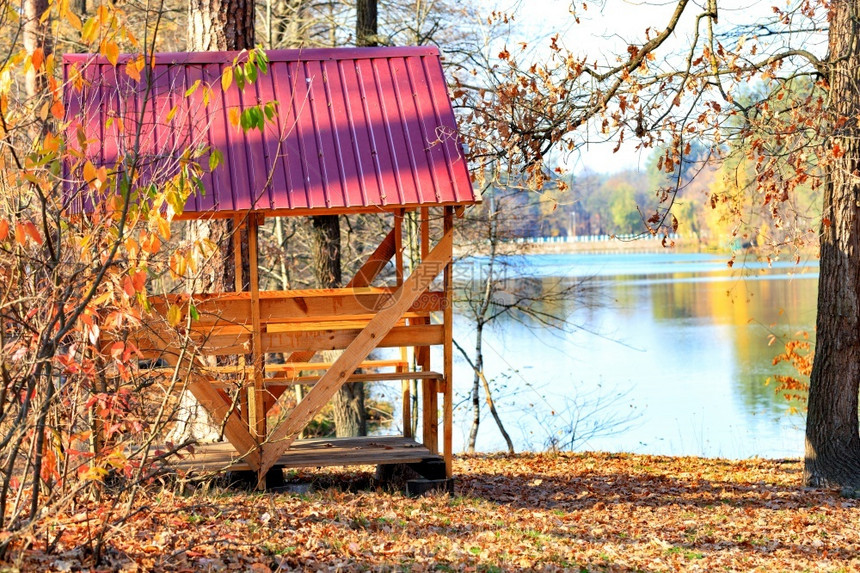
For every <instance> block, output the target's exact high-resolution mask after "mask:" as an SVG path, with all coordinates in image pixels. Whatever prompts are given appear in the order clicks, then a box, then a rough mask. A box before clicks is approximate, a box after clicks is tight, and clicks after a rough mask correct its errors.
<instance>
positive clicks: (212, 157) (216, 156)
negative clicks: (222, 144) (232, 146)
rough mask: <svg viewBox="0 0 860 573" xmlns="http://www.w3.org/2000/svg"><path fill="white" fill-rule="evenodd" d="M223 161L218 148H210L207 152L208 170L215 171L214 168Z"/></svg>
mask: <svg viewBox="0 0 860 573" xmlns="http://www.w3.org/2000/svg"><path fill="white" fill-rule="evenodd" d="M223 161H224V155H223V154H222V153H221V151H220V150H218V149H215V148H212V151H211V152H210V153H209V171H215V168H216V167H218V166H219V165H221V163H222V162H223Z"/></svg>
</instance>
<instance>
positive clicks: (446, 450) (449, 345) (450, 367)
mask: <svg viewBox="0 0 860 573" xmlns="http://www.w3.org/2000/svg"><path fill="white" fill-rule="evenodd" d="M453 211H454V210H453V209H452V208H451V207H445V218H444V219H443V225H444V229H445V234H446V235H448V234H450V233H453V231H454V213H453ZM448 249H451V250H450V251H449V257H448V264H446V265H445V275H444V282H443V284H444V287H445V289H444V290H445V300H446V304H445V308H444V310H443V311H442V324H443V326H444V327H445V342H444V343H443V345H442V355H443V362H444V364H443V367H442V373H443V374H444V375H445V394H444V397H443V399H442V408H443V411H442V455H443V457H444V458H445V473H446V474H447V476H448V477H449V478H450V477H451V476H452V473H453V463H454V446H453V441H452V440H453V426H454V395H453V386H454V379H453V377H454V344H453V342H454V292H453V288H454V255H453V246H452V245H448Z"/></svg>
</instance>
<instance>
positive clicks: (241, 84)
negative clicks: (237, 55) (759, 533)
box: [233, 66, 245, 90]
mask: <svg viewBox="0 0 860 573" xmlns="http://www.w3.org/2000/svg"><path fill="white" fill-rule="evenodd" d="M233 81H235V82H236V87H237V88H239V89H240V90H243V89H245V72H244V71H243V70H242V66H236V68H235V69H234V70H233Z"/></svg>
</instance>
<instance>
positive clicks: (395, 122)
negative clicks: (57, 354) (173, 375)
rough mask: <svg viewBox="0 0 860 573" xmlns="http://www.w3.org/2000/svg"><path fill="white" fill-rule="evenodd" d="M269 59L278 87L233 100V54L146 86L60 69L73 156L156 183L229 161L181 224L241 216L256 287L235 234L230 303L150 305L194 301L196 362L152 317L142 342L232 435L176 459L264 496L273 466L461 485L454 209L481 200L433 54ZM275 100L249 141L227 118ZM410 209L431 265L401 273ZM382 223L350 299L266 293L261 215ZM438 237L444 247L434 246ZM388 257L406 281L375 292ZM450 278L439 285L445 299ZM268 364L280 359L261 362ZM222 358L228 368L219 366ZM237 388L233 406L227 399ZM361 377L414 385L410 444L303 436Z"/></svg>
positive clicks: (101, 73) (206, 182) (118, 74)
mask: <svg viewBox="0 0 860 573" xmlns="http://www.w3.org/2000/svg"><path fill="white" fill-rule="evenodd" d="M267 55H268V59H269V64H268V73H267V74H265V75H261V76H260V77H258V78H257V80H256V81H255V82H253V83H249V84H248V85H246V86H244V89H239V88H238V87H237V86H236V85H235V83H233V84H232V85H230V86H229V87H228V88H227V89H226V90H224V89H222V87H221V78H222V76H223V73H224V69H225V67H227V66H230V65H232V64H233V62H234V59H235V58H236V57H237V54H236V53H225V52H219V53H173V54H157V55H155V56H154V61H152V62H147V65H148V66H151V72H152V73H151V74H149V73H140V72H138V73H135V70H131V71H129V70H127V69H126V68H127V67H128V66H134V65H135V61H139V60H136V59H135V58H134V57H132V56H120V59H119V61H118V63H116V64H115V65H114V64H112V63H111V62H109V61H107V60H106V59H105V58H103V57H100V56H93V55H83V54H72V55H66V56H64V70H65V76H66V80H67V81H66V83H65V86H66V88H65V89H66V92H67V93H66V104H67V115H68V117H69V119H70V123H69V127H68V129H69V134H70V137H69V142H70V145H74V142H75V141H76V140H77V141H80V140H81V137H80V134H81V133H84V134H85V136H86V140H87V141H88V142H89V143H88V145H86V146H85V147H84V148H83V149H81V150H80V151H81V153H82V154H84V155H85V156H86V157H87V158H89V159H90V160H91V162H92V163H93V164H95V165H97V166H99V165H104V166H107V167H108V169H110V168H111V167H112V166H114V165H116V164H117V162H118V161H119V160H120V159H121V157H122V154H123V153H129V152H130V151H131V150H132V147H131V146H132V145H134V146H135V147H134V148H133V151H134V153H136V154H137V155H138V157H147V158H149V159H148V161H147V162H145V165H146V167H144V169H151V170H153V171H152V172H153V173H154V170H155V169H166V170H169V169H171V165H172V164H175V163H176V162H177V161H178V157H177V155H178V154H179V153H180V151H181V150H185V149H188V148H194V147H197V148H207V149H213V150H217V151H218V152H219V153H220V154H221V156H222V157H223V161H222V165H221V166H220V167H218V168H216V169H214V170H212V171H211V172H207V173H205V175H204V176H203V187H204V188H205V191H206V192H205V194H194V195H192V196H191V197H190V198H189V199H188V201H187V202H186V204H185V208H184V211H183V213H182V214H181V216H180V217H181V218H186V219H188V218H197V219H207V218H224V217H229V218H232V219H233V221H234V230H235V229H238V228H240V227H242V226H246V227H247V229H248V233H247V237H248V239H247V241H248V244H247V249H246V252H247V253H248V257H249V261H248V262H249V264H248V265H247V268H248V269H249V274H250V276H249V277H247V278H248V279H249V280H248V281H246V282H248V283H249V284H250V287H249V290H248V291H243V290H242V284H243V281H242V276H241V275H242V272H241V268H242V262H243V261H242V259H241V257H242V255H241V253H242V251H243V249H242V248H241V245H240V244H239V241H240V239H239V237H240V233H238V232H235V233H234V235H233V237H234V239H233V240H234V241H235V242H236V243H235V246H234V251H235V253H236V260H235V265H236V275H237V280H236V291H235V292H218V293H211V292H210V293H199V294H175V295H168V296H166V297H161V298H155V297H153V298H152V299H151V300H152V302H153V309H154V310H153V312H157V313H162V314H164V313H167V311H168V309H169V308H170V307H175V306H179V307H180V308H182V309H183V310H184V311H185V312H187V311H188V310H189V308H190V305H192V304H193V305H194V309H195V313H194V314H195V316H196V317H197V318H196V320H192V321H190V322H189V324H190V331H191V332H190V334H191V336H190V338H191V339H192V340H193V341H194V342H195V343H196V344H195V346H194V351H193V352H189V351H188V350H187V348H185V347H180V346H179V345H178V343H177V342H176V335H175V333H172V332H169V330H170V329H166V328H164V327H163V326H158V325H163V324H164V321H158V320H152V321H149V322H147V321H145V326H144V327H142V328H140V329H139V330H138V331H136V332H135V333H133V335H132V336H133V338H134V340H135V342H136V344H137V346H138V348H139V349H140V350H141V352H142V353H143V355H144V356H145V357H146V358H148V359H159V360H160V361H161V364H164V363H166V364H167V365H169V366H170V367H172V368H173V369H175V370H177V371H179V372H181V374H182V375H183V376H185V377H187V380H188V383H187V385H186V387H187V389H188V390H189V391H190V392H191V393H193V395H194V396H195V397H196V398H197V400H198V401H199V402H200V403H201V404H202V405H203V406H204V407H205V408H206V410H207V411H208V413H209V414H210V416H211V418H212V420H213V422H214V423H215V424H217V425H220V426H221V427H223V434H224V437H225V438H226V439H227V441H228V443H216V444H206V445H202V446H198V447H197V448H196V449H195V452H194V454H193V455H191V456H189V457H187V459H186V460H184V461H183V462H182V463H183V465H185V467H186V468H188V469H195V470H204V469H205V470H211V469H234V470H235V469H240V470H241V469H250V470H253V471H255V472H257V474H258V476H259V479H260V483H262V480H263V478H264V476H265V475H266V473H267V472H268V470H269V469H270V468H273V467H276V466H285V467H297V466H322V465H351V464H387V463H422V462H427V461H428V460H429V461H432V460H444V463H445V468H446V474H447V477H451V454H452V442H451V438H452V435H451V432H452V428H451V424H452V334H451V326H452V299H451V281H452V240H453V231H452V229H453V223H454V219H455V216H456V213H457V211H458V210H459V209H461V208H462V207H463V206H465V205H468V204H471V203H474V202H475V196H474V192H473V189H472V185H471V182H470V179H469V174H468V171H467V166H466V160H465V158H464V156H463V152H462V149H461V145H460V142H459V139H458V136H457V127H456V124H455V120H454V113H453V110H452V106H451V102H450V99H449V96H448V91H447V87H446V82H445V79H444V76H443V73H442V67H441V64H440V56H439V52H438V50H437V49H435V48H430V47H409V48H355V49H317V50H310V49H309V50H285V51H270V52H267ZM137 77H139V78H140V79H137ZM198 82H199V83H198ZM195 86H197V88H195ZM200 86H204V87H205V89H201V88H200ZM204 98H205V99H206V100H207V101H204ZM271 101H275V102H277V110H278V113H277V114H276V115H275V116H274V117H273V118H271V120H270V121H267V122H266V124H265V127H264V129H256V128H255V129H250V130H246V131H243V130H240V129H237V128H236V127H234V126H233V125H232V124H231V122H230V121H229V117H230V113H233V112H231V110H241V109H242V108H243V107H246V106H249V105H259V104H261V103H262V104H265V103H266V102H271ZM119 119H122V121H119ZM131 134H134V138H133V140H134V142H133V144H132V142H131V137H132V136H131ZM203 163H204V165H205V164H206V162H205V160H204V162H203ZM141 164H144V163H141ZM86 203H87V201H84V204H83V205H82V206H81V208H83V209H87V208H88V205H87V204H86ZM89 208H91V206H89ZM410 211H417V212H418V218H419V220H420V255H421V261H420V264H418V265H417V266H416V267H415V268H414V271H413V272H412V273H411V274H410V275H409V276H405V271H404V264H403V252H404V247H403V239H402V237H403V232H402V221H403V217H404V215H405V214H406V213H407V212H410ZM370 212H374V213H375V212H379V213H390V214H391V215H392V217H391V227H392V228H391V231H390V232H389V233H388V234H387V236H385V237H384V238H382V240H381V242H380V243H379V246H378V248H376V250H375V252H373V254H372V255H370V257H369V258H368V259H367V260H366V261H365V262H364V264H363V266H362V267H361V269H360V270H359V272H358V273H357V274H356V275H355V276H354V277H353V278H352V279H351V280H350V281H349V282H348V284H347V286H345V287H344V288H337V289H320V290H300V291H261V290H260V289H259V281H258V272H257V256H258V246H257V232H256V231H257V228H258V226H259V224H260V222H261V221H262V220H263V218H264V217H268V216H309V215H321V214H352V213H370ZM431 237H438V240H436V241H435V243H434V244H431ZM392 259H394V265H395V268H396V271H397V272H396V276H397V281H396V286H393V287H385V286H374V281H375V279H377V277H378V275H379V274H380V272H381V271H382V270H383V268H384V267H385V266H386V265H387V264H388V263H389V261H391V260H392ZM439 278H441V288H440V287H438V286H437V287H435V288H434V286H433V285H434V284H436V285H438V284H439V283H440V281H439V280H438V279H439ZM434 317H435V318H434ZM440 319H441V320H440ZM150 322H151V323H150ZM434 345H440V346H441V347H442V356H443V358H442V364H441V365H431V360H430V356H431V353H430V347H431V346H434ZM382 347H401V348H402V347H413V348H414V349H415V354H414V356H415V357H416V360H415V361H414V362H413V363H417V364H418V366H419V367H418V369H414V368H410V367H409V364H410V362H407V361H405V360H392V361H379V360H377V361H373V360H369V358H368V357H369V354H370V352H371V351H373V350H374V349H375V348H382ZM332 349H340V350H343V352H342V354H340V356H339V357H338V358H337V359H336V360H334V362H333V363H325V362H321V361H314V356H315V354H316V353H317V352H318V351H322V350H332ZM274 353H283V355H284V356H285V357H287V358H286V361H285V362H284V363H279V364H274V363H271V362H267V360H266V357H267V355H270V354H274ZM212 356H217V357H222V356H231V357H233V358H232V359H229V360H225V359H221V360H220V361H219V362H217V363H218V364H219V365H217V366H215V365H213V364H215V362H213V360H212V359H211V357H212ZM225 364H226V365H225ZM431 366H435V368H436V369H435V370H434V369H433V368H431ZM386 367H387V368H386ZM357 370H358V371H360V372H361V373H360V374H356V371H357ZM237 380H238V387H239V390H238V399H237V394H235V393H234V394H233V395H232V396H231V395H230V394H229V393H228V391H227V390H228V387H230V388H235V387H236V384H237V382H236V381H237ZM358 380H362V381H376V380H402V381H404V384H403V392H404V395H403V435H402V436H388V437H382V436H373V437H368V438H353V439H346V438H344V439H328V440H300V439H298V437H299V435H300V433H301V432H302V430H303V429H304V428H305V426H306V425H307V424H308V423H309V421H310V420H311V419H312V418H313V417H314V416H315V415H316V414H317V413H318V412H319V411H320V410H321V409H322V408H323V407H324V406H325V404H326V403H327V402H328V401H329V400H330V399H331V398H332V396H333V395H334V393H335V392H337V390H338V389H339V388H340V387H341V386H342V385H343V384H344V383H346V382H351V381H358ZM409 380H420V381H421V392H420V394H421V400H422V407H421V410H422V417H421V430H420V432H419V433H420V434H421V436H420V441H419V436H413V435H411V431H410V427H411V424H410V423H409V421H410V419H411V415H412V412H411V411H410V403H411V399H410V395H409V387H410V385H409V384H407V383H405V382H406V381H409ZM228 382H229V383H230V384H228ZM294 384H302V385H308V386H311V389H310V391H309V392H308V393H307V394H306V395H305V396H304V398H303V399H302V400H301V401H300V402H299V403H298V405H297V406H296V407H295V408H293V409H292V410H291V411H290V412H289V413H288V415H286V417H285V418H284V417H281V419H276V417H274V416H272V415H270V414H271V413H272V407H273V405H274V404H275V403H276V402H277V400H278V398H279V397H280V396H281V394H283V393H284V391H285V389H287V388H288V387H290V386H291V385H294ZM440 396H441V400H440ZM440 402H441V408H440ZM440 409H441V418H442V424H441V425H442V432H441V434H442V436H441V438H442V439H441V446H440V436H439V417H440Z"/></svg>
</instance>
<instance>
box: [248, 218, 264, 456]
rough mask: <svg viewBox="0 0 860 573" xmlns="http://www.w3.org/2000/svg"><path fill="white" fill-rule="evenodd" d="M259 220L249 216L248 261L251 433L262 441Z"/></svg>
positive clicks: (262, 391) (262, 398) (262, 392)
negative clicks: (251, 402) (251, 372)
mask: <svg viewBox="0 0 860 573" xmlns="http://www.w3.org/2000/svg"><path fill="white" fill-rule="evenodd" d="M258 230H259V219H258V217H257V215H256V214H254V213H252V214H250V215H249V216H248V259H249V265H248V268H249V275H250V276H249V279H250V281H249V282H250V287H251V327H252V329H253V330H252V335H251V358H252V360H253V361H254V364H253V366H254V369H253V374H252V381H253V387H254V394H253V397H254V399H253V404H252V405H251V422H252V424H253V425H252V426H251V433H252V434H254V435H256V437H257V439H258V440H260V441H262V440H263V439H264V438H265V437H266V408H265V403H264V402H265V386H264V384H265V380H263V377H264V376H265V374H264V371H263V368H264V366H265V365H264V363H263V360H264V355H263V337H262V330H261V325H260V277H259V273H258V271H257V264H258V260H257V231H258Z"/></svg>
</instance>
